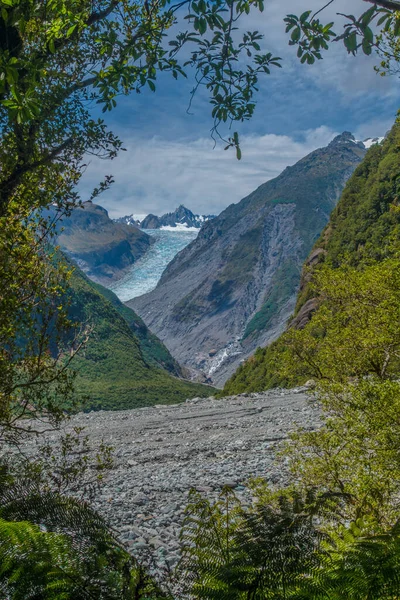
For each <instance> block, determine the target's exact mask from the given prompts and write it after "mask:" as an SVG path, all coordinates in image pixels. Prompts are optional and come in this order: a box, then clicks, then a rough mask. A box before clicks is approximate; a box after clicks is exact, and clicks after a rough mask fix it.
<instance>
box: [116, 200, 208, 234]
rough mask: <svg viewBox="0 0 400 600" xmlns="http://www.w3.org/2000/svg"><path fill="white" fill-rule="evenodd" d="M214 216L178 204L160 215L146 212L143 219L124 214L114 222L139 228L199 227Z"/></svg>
mask: <svg viewBox="0 0 400 600" xmlns="http://www.w3.org/2000/svg"><path fill="white" fill-rule="evenodd" d="M213 218H215V215H197V214H194V213H193V212H192V211H191V210H189V209H188V208H186V207H185V206H184V205H183V204H180V205H179V206H178V208H176V209H175V210H174V211H173V212H170V213H165V214H164V215H162V216H161V217H158V216H157V215H153V214H151V213H150V214H148V215H147V216H146V217H145V218H144V219H142V220H139V219H136V218H135V216H134V215H133V214H132V215H126V216H125V217H119V218H117V219H114V221H115V222H116V223H126V224H127V225H131V226H132V225H133V226H136V227H139V228H140V229H161V228H170V227H172V228H173V229H180V228H185V229H187V228H195V229H200V228H201V227H202V225H203V223H205V222H206V221H209V220H210V219H213Z"/></svg>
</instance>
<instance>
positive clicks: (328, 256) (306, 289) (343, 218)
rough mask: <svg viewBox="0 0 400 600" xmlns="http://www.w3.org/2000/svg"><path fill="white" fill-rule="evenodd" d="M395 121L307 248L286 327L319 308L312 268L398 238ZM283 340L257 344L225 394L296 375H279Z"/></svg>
mask: <svg viewBox="0 0 400 600" xmlns="http://www.w3.org/2000/svg"><path fill="white" fill-rule="evenodd" d="M399 156H400V125H399V124H397V123H396V124H395V125H394V127H393V129H392V130H391V132H390V133H389V134H388V136H387V138H386V139H385V141H384V142H383V144H382V145H374V146H372V147H371V149H370V150H369V151H368V153H367V155H366V157H365V159H364V160H363V162H362V163H361V164H360V165H359V166H358V167H357V169H356V171H355V172H354V174H353V176H352V177H351V179H350V180H349V182H348V183H347V186H346V188H345V190H344V192H343V195H342V197H341V199H340V201H339V203H338V205H337V207H336V208H335V210H334V211H333V213H332V215H331V218H330V221H329V223H328V225H327V227H326V228H325V230H324V231H323V233H322V234H321V236H320V238H319V239H318V241H317V243H316V244H315V246H314V248H313V250H312V252H311V253H310V255H309V257H308V259H307V261H306V263H305V267H304V269H303V273H302V279H301V286H300V292H299V295H298V299H297V304H296V308H295V314H294V317H293V319H292V320H291V322H290V326H291V327H298V328H302V327H304V325H305V324H306V323H307V322H308V321H309V319H310V318H311V317H312V314H313V312H314V311H315V310H317V309H318V300H317V298H315V297H313V294H312V292H311V289H310V285H309V282H310V281H311V278H312V272H313V269H315V268H316V266H317V265H318V264H321V263H322V262H324V261H326V262H327V263H328V264H329V265H331V266H332V267H338V266H339V265H340V264H341V263H342V262H343V260H347V261H348V262H349V263H350V264H352V265H360V264H363V263H366V262H367V261H368V260H369V259H371V258H372V259H375V260H379V259H381V258H385V257H387V256H389V255H390V252H391V245H392V242H393V241H394V240H395V239H397V240H398V238H399V231H400V229H399V226H400V212H399V210H398V209H397V208H396V207H397V206H398V204H399V194H400V174H399V164H400V163H399ZM283 349H284V346H283V342H282V341H281V340H279V339H278V340H277V341H276V342H274V343H273V344H271V345H270V346H269V347H266V348H259V349H258V350H257V351H256V353H255V355H254V356H253V357H251V358H250V359H249V360H248V361H247V362H246V363H244V364H243V365H242V366H240V367H239V369H238V370H237V371H236V373H235V374H234V375H233V377H232V378H231V379H230V380H229V381H228V382H227V383H226V384H225V387H224V394H234V393H235V394H236V393H241V392H245V391H261V390H265V389H269V388H271V387H275V386H277V385H283V386H286V385H293V384H297V383H301V381H299V380H290V381H289V380H283V379H282V378H281V376H280V375H279V368H280V353H281V352H282V350H283Z"/></svg>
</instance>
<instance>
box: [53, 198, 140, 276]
mask: <svg viewBox="0 0 400 600" xmlns="http://www.w3.org/2000/svg"><path fill="white" fill-rule="evenodd" d="M50 213H51V214H52V216H54V215H55V209H50ZM57 231H58V232H59V233H58V236H57V244H58V245H59V246H60V248H61V250H62V251H63V252H64V253H65V254H67V256H69V257H70V258H72V259H74V261H75V262H76V263H77V264H78V265H79V266H80V268H81V269H82V270H83V271H84V272H85V273H86V274H87V275H88V276H89V277H90V278H92V279H94V280H96V281H98V282H100V283H105V282H110V281H112V280H115V279H119V278H120V277H122V275H123V274H124V272H125V270H126V269H127V268H128V267H129V266H130V265H132V264H133V263H134V262H136V260H137V259H138V258H140V257H141V256H143V254H144V253H145V252H147V250H148V249H149V247H150V244H151V243H152V239H151V238H150V236H148V235H147V234H146V233H145V232H144V231H140V230H139V229H137V228H136V227H129V225H126V224H123V223H115V222H114V221H113V220H112V219H110V217H109V216H108V212H107V211H106V210H105V209H104V208H102V207H101V206H98V205H97V204H93V203H92V202H84V203H83V205H82V207H81V208H75V209H74V210H73V211H72V213H71V215H70V216H69V217H63V219H62V221H60V222H59V223H57Z"/></svg>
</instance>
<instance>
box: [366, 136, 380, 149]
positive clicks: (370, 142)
mask: <svg viewBox="0 0 400 600" xmlns="http://www.w3.org/2000/svg"><path fill="white" fill-rule="evenodd" d="M384 139H385V138H384V137H376V138H367V139H366V140H364V141H363V144H364V146H365V147H366V149H367V150H369V149H370V148H371V146H374V145H375V144H381V143H382V142H383V140H384Z"/></svg>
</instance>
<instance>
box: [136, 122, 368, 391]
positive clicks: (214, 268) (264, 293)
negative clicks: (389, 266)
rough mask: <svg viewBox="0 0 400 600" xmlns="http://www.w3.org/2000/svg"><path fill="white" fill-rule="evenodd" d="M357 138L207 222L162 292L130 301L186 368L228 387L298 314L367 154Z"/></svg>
mask: <svg viewBox="0 0 400 600" xmlns="http://www.w3.org/2000/svg"><path fill="white" fill-rule="evenodd" d="M365 152H366V150H365V147H364V144H363V143H362V142H356V140H355V139H354V137H353V136H352V135H351V134H350V133H347V132H345V133H343V134H342V135H340V136H338V137H336V138H335V139H334V140H333V141H332V142H331V143H330V144H329V145H328V146H327V147H326V148H321V149H319V150H316V151H315V152H312V153H311V154H309V155H308V156H306V157H305V158H303V159H302V160H300V161H299V162H298V163H296V164H295V165H294V166H292V167H287V168H286V169H285V170H284V171H283V173H281V175H279V176H278V177H277V178H275V179H273V180H271V181H268V182H267V183H265V184H263V185H261V186H260V187H259V188H258V189H257V190H255V191H254V192H253V193H252V194H250V195H249V196H247V197H246V198H244V199H243V200H241V202H239V203H238V204H232V205H231V206H229V207H228V208H227V209H226V210H224V211H223V212H222V213H221V214H220V215H219V216H218V217H216V218H215V219H212V220H210V221H208V222H206V223H204V225H203V227H202V228H201V230H200V232H199V235H198V236H197V238H196V240H194V241H193V242H192V243H191V244H190V245H189V246H187V247H186V248H185V249H184V250H183V251H182V252H180V253H179V254H178V255H177V256H176V257H175V259H174V260H173V261H172V262H171V263H170V264H169V266H168V267H167V269H166V270H165V272H164V274H163V276H162V278H161V280H160V282H159V284H158V286H157V288H156V289H155V290H154V291H152V292H150V293H149V294H146V295H144V296H141V297H139V298H135V299H133V300H132V301H130V302H129V303H128V305H129V306H131V307H133V308H134V309H135V310H136V311H137V312H138V313H139V315H140V316H141V317H142V318H143V320H144V321H145V322H146V324H147V325H148V326H149V328H150V329H151V330H152V331H153V332H154V333H155V334H156V335H158V336H159V337H160V339H161V340H162V341H163V342H164V343H165V344H166V346H167V347H168V349H169V350H170V351H171V353H172V355H173V356H174V357H175V358H177V360H179V361H180V362H181V363H182V364H184V365H186V366H187V367H191V368H194V369H200V370H203V371H204V372H205V373H206V374H207V375H208V376H210V377H212V379H213V381H214V382H215V383H216V384H218V385H221V384H222V383H223V382H224V381H225V380H226V379H227V378H228V377H229V376H230V375H231V374H232V373H233V372H234V371H235V370H236V368H237V366H238V365H239V364H240V362H242V361H243V359H245V358H246V357H247V356H249V355H250V354H252V353H253V351H254V349H255V348H256V347H257V346H259V345H266V344H267V343H268V342H270V341H272V340H273V339H275V338H276V337H277V336H278V335H279V334H280V333H281V332H282V331H283V329H284V327H285V324H286V322H287V319H288V318H289V316H290V315H291V314H292V312H293V309H294V306H295V302H296V293H297V290H298V285H299V280H300V272H301V266H302V264H303V262H304V260H305V258H306V257H307V255H308V253H309V252H310V250H311V248H312V246H313V244H314V243H315V241H316V239H317V238H318V236H319V234H320V232H321V231H322V229H323V228H324V226H325V225H326V223H327V221H328V219H329V215H330V213H331V211H332V209H333V208H334V207H335V205H336V203H337V201H338V199H339V197H340V194H341V192H342V190H343V187H344V185H345V183H346V181H347V180H348V178H349V177H350V176H351V174H352V173H353V171H354V169H355V168H356V166H357V165H358V164H359V163H360V161H361V160H362V158H363V157H364V155H365Z"/></svg>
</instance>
